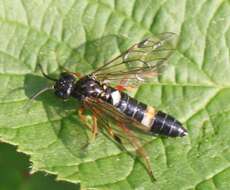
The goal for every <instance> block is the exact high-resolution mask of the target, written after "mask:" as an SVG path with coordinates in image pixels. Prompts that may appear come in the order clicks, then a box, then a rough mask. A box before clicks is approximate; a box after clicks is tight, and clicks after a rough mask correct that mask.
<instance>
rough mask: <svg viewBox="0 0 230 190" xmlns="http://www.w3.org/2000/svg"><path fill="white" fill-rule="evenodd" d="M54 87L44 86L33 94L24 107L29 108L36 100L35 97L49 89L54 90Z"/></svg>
mask: <svg viewBox="0 0 230 190" xmlns="http://www.w3.org/2000/svg"><path fill="white" fill-rule="evenodd" d="M53 89H54V87H53V86H50V87H46V88H43V89H41V90H40V91H38V92H36V93H35V94H34V95H32V96H31V97H30V99H29V100H28V101H27V103H26V104H25V105H24V106H23V108H24V109H26V110H27V109H28V108H29V105H30V103H31V102H32V101H33V100H35V98H37V97H38V96H39V95H41V94H43V93H44V92H46V91H48V90H53Z"/></svg>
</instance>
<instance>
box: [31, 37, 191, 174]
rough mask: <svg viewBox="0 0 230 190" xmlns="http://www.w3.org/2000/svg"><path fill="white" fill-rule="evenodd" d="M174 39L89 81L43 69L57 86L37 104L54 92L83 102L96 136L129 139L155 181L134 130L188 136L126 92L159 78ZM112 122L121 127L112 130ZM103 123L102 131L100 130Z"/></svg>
mask: <svg viewBox="0 0 230 190" xmlns="http://www.w3.org/2000/svg"><path fill="white" fill-rule="evenodd" d="M173 36H174V33H162V34H159V35H158V36H157V37H150V38H146V39H145V40H143V41H141V42H139V43H136V44H134V45H133V46H131V47H130V48H129V49H127V50H126V51H124V52H123V53H121V54H120V55H119V56H117V57H115V58H114V59H112V60H111V61H109V62H107V63H105V64H104V65H103V66H101V67H99V68H98V69H96V70H95V71H93V72H92V73H90V74H88V75H85V76H80V75H79V74H78V73H74V72H70V71H66V72H63V73H61V74H60V77H59V78H58V79H54V78H51V77H50V76H48V75H46V74H45V73H44V72H43V70H42V68H41V70H42V73H43V75H44V76H45V77H46V78H48V79H50V80H53V81H55V83H54V85H53V86H52V87H47V88H45V89H42V90H41V91H40V92H38V93H36V94H35V95H34V96H33V97H32V99H35V98H36V97H37V96H38V95H40V94H41V93H43V92H45V91H47V90H50V89H52V90H54V93H55V95H56V96H58V97H60V98H62V99H65V100H66V99H68V98H70V97H72V98H75V99H77V100H79V101H80V102H81V103H82V106H83V107H82V108H81V109H80V110H79V116H80V118H81V119H82V120H83V121H84V120H85V117H84V114H83V108H84V109H88V110H90V111H91V112H92V117H93V125H92V126H88V127H89V128H90V129H91V130H92V134H93V136H94V137H95V136H96V134H97V133H98V132H99V131H100V129H103V130H105V131H106V132H107V134H108V135H109V137H110V138H111V139H113V140H115V141H116V142H117V143H119V144H122V142H123V141H124V139H125V140H128V142H129V143H130V144H131V145H132V146H133V147H134V148H135V150H136V152H137V154H138V155H140V156H141V157H142V158H143V159H144V163H145V166H146V169H147V171H148V173H149V175H150V176H151V177H152V178H154V176H153V172H152V169H151V164H150V159H149V156H148V154H147V153H146V151H145V150H144V148H143V147H142V144H141V142H140V140H139V139H138V137H137V136H136V134H135V132H134V130H133V129H137V131H141V132H143V133H146V134H150V135H156V134H158V135H164V136H168V137H183V136H185V135H187V131H186V129H185V128H183V127H182V124H181V123H180V122H179V121H177V120H176V119H175V118H173V117H172V116H170V115H168V114H166V113H164V112H162V111H158V110H156V109H155V108H153V107H151V106H149V105H146V104H144V103H142V102H139V101H138V100H136V99H135V98H132V97H130V96H129V95H128V94H127V93H126V92H125V90H127V89H130V88H133V87H138V86H139V85H140V84H143V83H144V82H146V81H147V80H148V79H151V78H152V77H154V76H156V75H157V74H158V72H159V70H160V68H162V65H163V64H164V63H165V62H166V61H167V59H168V57H169V56H170V54H171V52H172V48H170V46H169V42H170V40H171V39H172V37H173ZM111 121H112V122H113V123H115V127H114V126H113V127H112V125H110V123H111ZM97 123H100V125H99V126H97Z"/></svg>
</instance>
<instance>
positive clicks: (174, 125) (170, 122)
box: [151, 111, 187, 137]
mask: <svg viewBox="0 0 230 190" xmlns="http://www.w3.org/2000/svg"><path fill="white" fill-rule="evenodd" d="M151 132H153V133H156V134H160V135H165V136H170V137H178V136H179V137H183V136H185V135H187V131H186V129H184V128H183V127H182V124H181V123H180V122H179V121H177V120H176V119H175V118H173V117H172V116H170V115H168V114H166V113H164V112H161V111H158V112H157V113H156V115H155V119H154V122H153V125H152V128H151Z"/></svg>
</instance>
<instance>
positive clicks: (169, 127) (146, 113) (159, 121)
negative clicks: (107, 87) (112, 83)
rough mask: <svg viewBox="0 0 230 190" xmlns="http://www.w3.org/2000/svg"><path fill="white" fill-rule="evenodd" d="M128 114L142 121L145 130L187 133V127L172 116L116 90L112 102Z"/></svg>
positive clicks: (170, 134) (177, 134) (160, 132)
mask: <svg viewBox="0 0 230 190" xmlns="http://www.w3.org/2000/svg"><path fill="white" fill-rule="evenodd" d="M109 103H111V104H112V105H114V106H115V107H116V108H117V109H118V110H119V111H120V112H122V113H124V114H125V115H126V116H128V117H131V118H133V119H135V120H136V121H138V122H140V123H141V124H142V125H143V126H145V128H142V129H143V130H145V131H147V132H150V133H153V134H159V135H164V136H169V137H178V136H179V137H182V136H185V135H187V131H186V129H184V128H183V127H182V124H181V123H180V122H179V121H177V120H176V119H175V118H173V117H172V116H170V115H168V114H166V113H163V112H161V111H156V110H155V109H154V108H153V107H151V106H147V105H146V104H143V103H141V102H138V101H137V100H136V99H134V98H132V97H130V96H128V95H127V94H126V93H124V92H120V91H116V90H114V91H113V92H112V93H111V99H110V102H109Z"/></svg>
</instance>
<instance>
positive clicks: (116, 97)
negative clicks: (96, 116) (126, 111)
mask: <svg viewBox="0 0 230 190" xmlns="http://www.w3.org/2000/svg"><path fill="white" fill-rule="evenodd" d="M111 97H112V103H113V105H117V104H119V102H120V100H121V94H120V92H119V91H118V90H116V91H114V92H112V93H111Z"/></svg>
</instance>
